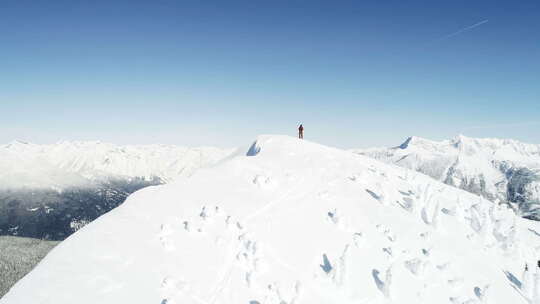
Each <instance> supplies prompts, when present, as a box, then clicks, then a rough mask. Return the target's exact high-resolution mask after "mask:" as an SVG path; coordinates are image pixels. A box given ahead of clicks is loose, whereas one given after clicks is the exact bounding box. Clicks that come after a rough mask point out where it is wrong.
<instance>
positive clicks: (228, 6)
mask: <svg viewBox="0 0 540 304" xmlns="http://www.w3.org/2000/svg"><path fill="white" fill-rule="evenodd" d="M539 35H540V2H538V1H516V2H513V1H370V2H363V1H313V0H311V1H253V0H251V1H135V0H130V1H74V0H71V1H64V0H55V1H27V0H3V1H1V2H0V113H1V116H0V117H1V119H0V130H1V132H0V142H9V141H11V140H13V139H20V140H26V141H31V142H37V143H50V142H56V141H59V140H96V139H97V140H102V141H109V142H114V143H155V142H159V143H170V144H180V145H187V146H194V145H216V146H237V145H242V144H247V143H248V142H249V141H251V140H252V139H253V138H254V137H255V136H256V135H258V134H262V133H265V134H267V133H279V134H291V135H295V132H296V127H297V124H298V123H300V122H302V123H304V125H305V127H306V130H305V132H306V139H311V140H314V141H318V142H322V143H325V144H328V145H334V146H338V147H344V148H351V147H368V146H388V145H397V144H399V143H400V142H402V141H403V140H404V139H405V138H406V137H407V136H410V135H417V136H422V137H427V138H432V139H443V138H449V137H453V136H455V135H457V134H465V135H468V136H477V137H511V138H516V139H520V140H523V141H526V142H533V143H540V132H539V131H540V38H539V37H540V36H539Z"/></svg>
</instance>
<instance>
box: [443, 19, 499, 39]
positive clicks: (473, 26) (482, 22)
mask: <svg viewBox="0 0 540 304" xmlns="http://www.w3.org/2000/svg"><path fill="white" fill-rule="evenodd" d="M488 21H489V20H488V19H486V20H483V21H480V22H478V23H475V24H473V25H469V26H467V27H465V28H462V29H460V30H459V31H457V32H454V33H452V34H449V35H446V36H443V37H441V38H439V39H437V40H436V41H441V40H445V39H448V38H451V37H454V36H457V35H459V34H462V33H465V32H467V31H470V30H472V29H473V28H475V27H479V26H480V25H482V24H485V23H488Z"/></svg>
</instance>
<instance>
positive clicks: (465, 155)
mask: <svg viewBox="0 0 540 304" xmlns="http://www.w3.org/2000/svg"><path fill="white" fill-rule="evenodd" d="M353 151H354V152H356V153H358V154H362V155H367V156H370V157H373V158H376V159H378V160H381V161H384V162H387V163H392V164H396V165H398V166H402V167H405V168H409V169H412V170H415V171H419V172H422V173H425V174H427V175H429V176H431V177H433V178H435V179H437V180H440V181H442V182H444V183H447V184H449V185H453V186H456V187H459V188H462V189H465V190H467V191H471V192H473V193H476V194H479V195H482V196H484V197H486V198H488V199H490V200H493V201H496V202H499V201H502V202H510V203H515V204H517V205H519V206H518V207H519V208H520V210H521V212H523V213H524V214H525V215H526V216H529V215H530V214H531V212H532V211H533V210H535V209H537V205H538V204H540V200H539V199H538V198H539V197H540V182H539V181H540V175H539V174H538V173H539V172H540V145H535V144H526V143H522V142H519V141H516V140H512V139H496V138H471V137H466V136H463V135H459V136H457V137H455V138H453V139H450V140H443V141H431V140H426V139H421V138H418V137H412V138H409V139H407V140H406V141H405V143H404V144H402V145H400V146H399V147H395V148H377V149H365V150H353ZM531 208H532V209H531Z"/></svg>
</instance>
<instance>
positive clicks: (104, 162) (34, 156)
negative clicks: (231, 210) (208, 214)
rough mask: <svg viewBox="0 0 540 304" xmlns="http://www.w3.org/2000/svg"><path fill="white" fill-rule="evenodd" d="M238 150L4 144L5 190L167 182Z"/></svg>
mask: <svg viewBox="0 0 540 304" xmlns="http://www.w3.org/2000/svg"><path fill="white" fill-rule="evenodd" d="M232 152H233V150H232V149H218V148H211V147H204V148H184V147H177V146H171V145H138V146H118V145H113V144H108V143H102V142H60V143H57V144H52V145H36V144H31V143H24V142H20V141H14V142H12V143H10V144H6V145H0V188H21V187H26V188H55V189H62V188H65V187H69V186H84V185H87V184H88V183H92V182H96V181H98V182H99V181H102V180H107V179H109V178H111V177H115V178H117V177H120V178H133V177H138V178H144V179H147V180H151V179H153V178H155V177H157V178H159V179H161V180H162V181H163V182H168V181H171V180H172V179H174V178H176V177H178V176H189V175H191V174H193V172H194V171H195V170H196V169H198V168H200V167H203V166H206V165H210V164H213V163H216V162H217V161H219V160H221V159H223V158H224V157H226V156H227V155H229V154H231V153H232Z"/></svg>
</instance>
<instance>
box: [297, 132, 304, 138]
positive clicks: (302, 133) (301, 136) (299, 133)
mask: <svg viewBox="0 0 540 304" xmlns="http://www.w3.org/2000/svg"><path fill="white" fill-rule="evenodd" d="M298 138H300V139H304V131H299V132H298Z"/></svg>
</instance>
